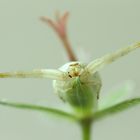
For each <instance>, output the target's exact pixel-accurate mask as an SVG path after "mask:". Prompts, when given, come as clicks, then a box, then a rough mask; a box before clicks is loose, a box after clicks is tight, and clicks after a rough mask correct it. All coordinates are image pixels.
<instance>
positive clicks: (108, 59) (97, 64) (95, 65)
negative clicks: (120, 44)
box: [86, 43, 140, 74]
mask: <svg viewBox="0 0 140 140" xmlns="http://www.w3.org/2000/svg"><path fill="white" fill-rule="evenodd" d="M137 48H140V43H137V44H135V45H133V46H129V47H126V48H123V49H120V50H118V51H116V52H114V53H111V54H107V55H105V56H103V57H101V58H98V59H96V60H94V61H92V62H90V63H89V64H88V65H87V67H86V68H87V69H88V71H89V72H90V73H91V74H94V73H95V72H97V71H99V70H100V69H101V68H103V67H104V66H106V65H108V64H111V63H112V62H114V61H116V60H118V59H119V58H121V57H122V56H125V55H127V54H128V53H130V52H132V51H133V50H135V49H137Z"/></svg>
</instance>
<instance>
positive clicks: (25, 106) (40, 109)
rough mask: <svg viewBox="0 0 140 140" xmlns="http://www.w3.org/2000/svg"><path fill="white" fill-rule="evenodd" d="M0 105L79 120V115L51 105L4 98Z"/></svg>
mask: <svg viewBox="0 0 140 140" xmlns="http://www.w3.org/2000/svg"><path fill="white" fill-rule="evenodd" d="M0 105H3V106H8V107H13V108H18V109H24V110H31V111H38V112H42V113H50V114H52V115H57V116H59V117H63V118H66V119H70V120H77V117H76V116H75V115H73V114H70V113H67V112H64V111H62V110H58V109H54V108H49V107H45V106H40V105H33V104H27V103H17V102H9V101H3V100H0Z"/></svg>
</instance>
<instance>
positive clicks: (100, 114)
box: [93, 98, 140, 121]
mask: <svg viewBox="0 0 140 140" xmlns="http://www.w3.org/2000/svg"><path fill="white" fill-rule="evenodd" d="M138 104H140V98H134V99H129V100H126V101H123V102H121V103H118V104H116V105H114V106H111V107H108V108H106V109H103V110H100V111H97V112H96V113H94V114H93V120H94V121H96V120H99V119H101V118H104V117H106V116H111V115H113V114H115V113H119V112H122V111H124V110H126V109H129V108H130V107H133V106H135V105H138Z"/></svg>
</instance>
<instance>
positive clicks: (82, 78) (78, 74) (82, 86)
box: [0, 43, 140, 114]
mask: <svg viewBox="0 0 140 140" xmlns="http://www.w3.org/2000/svg"><path fill="white" fill-rule="evenodd" d="M139 47H140V43H137V44H135V45H133V46H129V47H126V48H123V49H120V50H118V51H116V52H114V53H111V54H107V55H105V56H103V57H101V58H98V59H95V60H94V61H91V62H90V63H89V64H83V63H81V62H80V61H73V62H69V63H67V64H65V65H63V66H62V67H60V68H59V69H58V70H54V69H40V70H33V71H29V72H23V71H17V72H5V73H0V78H49V79H52V80H54V82H53V83H54V84H53V85H54V90H55V92H56V93H57V94H58V95H59V97H60V98H61V99H62V100H63V101H66V102H68V103H69V104H71V105H72V106H73V107H74V108H76V110H77V109H78V110H81V109H82V112H83V108H86V109H84V110H86V114H88V113H91V110H92V108H93V106H94V109H95V110H96V108H97V99H98V98H99V92H100V88H101V85H102V82H101V78H100V75H99V74H98V71H99V70H100V69H101V68H103V67H104V66H106V65H108V64H111V63H112V62H114V61H116V60H118V59H119V58H121V57H122V56H124V55H127V54H128V53H130V52H132V51H133V50H135V49H137V48H139Z"/></svg>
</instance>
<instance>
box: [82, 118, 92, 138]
mask: <svg viewBox="0 0 140 140" xmlns="http://www.w3.org/2000/svg"><path fill="white" fill-rule="evenodd" d="M91 125H92V122H91V120H83V121H82V122H81V128H82V140H91Z"/></svg>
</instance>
